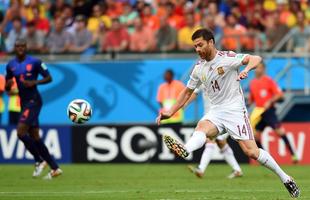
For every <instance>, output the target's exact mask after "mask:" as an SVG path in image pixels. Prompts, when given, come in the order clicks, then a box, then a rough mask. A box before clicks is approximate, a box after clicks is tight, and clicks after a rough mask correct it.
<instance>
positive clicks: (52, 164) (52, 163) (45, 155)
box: [35, 139, 59, 169]
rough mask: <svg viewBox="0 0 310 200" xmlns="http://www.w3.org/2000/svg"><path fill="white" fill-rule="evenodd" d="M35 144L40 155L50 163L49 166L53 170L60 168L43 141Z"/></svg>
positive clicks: (37, 141)
mask: <svg viewBox="0 0 310 200" xmlns="http://www.w3.org/2000/svg"><path fill="white" fill-rule="evenodd" d="M35 144H36V146H37V148H38V150H39V153H40V155H41V156H42V158H43V159H44V160H45V161H46V162H47V163H48V165H49V166H50V167H51V169H57V168H59V167H58V165H57V163H56V162H55V160H54V158H53V157H52V156H51V154H50V153H49V151H48V149H47V147H46V146H45V144H44V143H43V141H42V140H41V139H39V140H36V141H35Z"/></svg>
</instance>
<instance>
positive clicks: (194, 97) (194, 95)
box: [183, 92, 198, 108]
mask: <svg viewBox="0 0 310 200" xmlns="http://www.w3.org/2000/svg"><path fill="white" fill-rule="evenodd" d="M197 96H198V94H197V93H195V92H193V93H192V96H191V97H190V98H189V99H188V100H187V102H186V103H185V104H184V106H183V107H184V108H186V107H187V106H188V105H189V104H190V103H192V102H193V101H194V100H195V99H196V98H197Z"/></svg>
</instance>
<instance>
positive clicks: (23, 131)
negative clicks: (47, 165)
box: [17, 123, 44, 177]
mask: <svg viewBox="0 0 310 200" xmlns="http://www.w3.org/2000/svg"><path fill="white" fill-rule="evenodd" d="M28 130H29V126H28V125H27V124H24V123H18V125H17V136H18V138H19V139H20V140H21V141H22V142H23V143H24V145H25V147H26V149H27V150H28V151H29V152H30V153H31V155H32V156H33V157H34V160H35V170H34V172H33V177H37V176H38V175H40V174H38V172H37V171H38V169H39V168H40V167H42V166H43V164H44V161H43V159H42V158H41V156H40V154H39V151H38V149H37V147H36V144H35V141H34V140H33V138H31V137H30V136H29V135H28V133H27V132H28Z"/></svg>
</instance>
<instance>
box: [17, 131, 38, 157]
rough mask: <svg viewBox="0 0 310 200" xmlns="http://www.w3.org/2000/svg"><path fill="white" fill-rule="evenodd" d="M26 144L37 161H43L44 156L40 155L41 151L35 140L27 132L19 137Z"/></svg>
mask: <svg viewBox="0 0 310 200" xmlns="http://www.w3.org/2000/svg"><path fill="white" fill-rule="evenodd" d="M18 138H19V139H20V140H21V141H22V142H23V143H24V145H25V147H26V149H27V150H28V151H29V152H30V153H31V154H32V156H33V157H34V160H35V162H42V161H43V160H42V158H41V157H40V154H39V151H38V149H37V147H36V144H35V142H34V140H33V139H32V138H31V137H30V136H29V135H27V134H25V135H23V136H21V137H18Z"/></svg>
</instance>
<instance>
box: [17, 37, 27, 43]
mask: <svg viewBox="0 0 310 200" xmlns="http://www.w3.org/2000/svg"><path fill="white" fill-rule="evenodd" d="M15 45H27V41H26V39H25V38H17V39H16V41H15Z"/></svg>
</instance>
